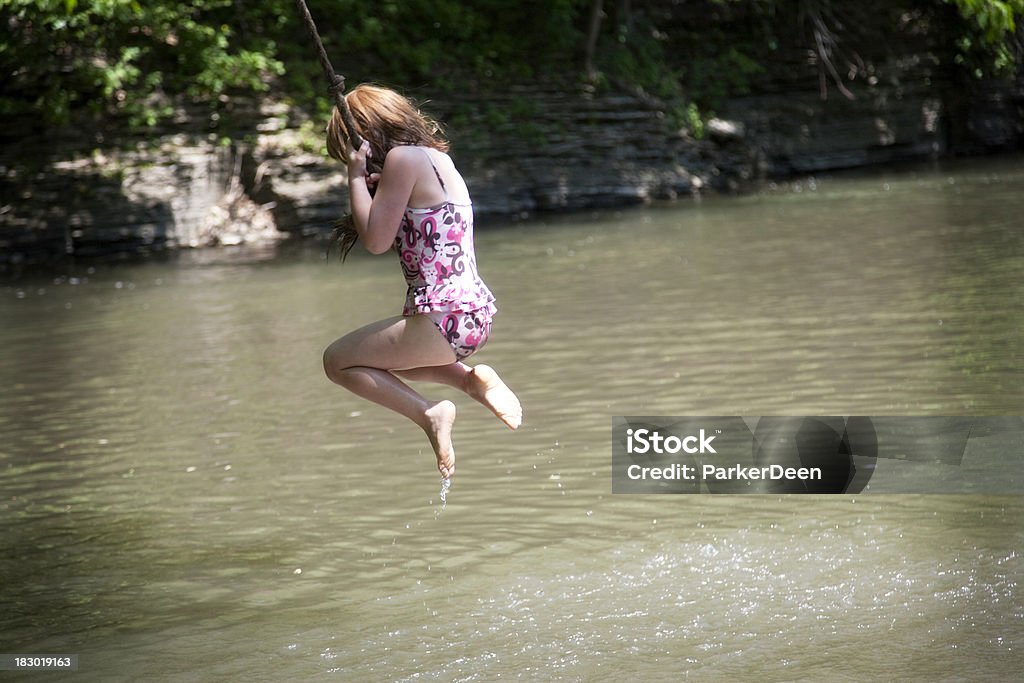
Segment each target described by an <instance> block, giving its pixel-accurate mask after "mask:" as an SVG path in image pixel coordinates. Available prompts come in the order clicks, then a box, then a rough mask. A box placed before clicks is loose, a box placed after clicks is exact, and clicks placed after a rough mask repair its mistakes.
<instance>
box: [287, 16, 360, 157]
mask: <svg viewBox="0 0 1024 683" xmlns="http://www.w3.org/2000/svg"><path fill="white" fill-rule="evenodd" d="M295 5H296V7H298V8H299V13H300V14H301V15H302V19H303V21H304V22H305V24H306V31H308V32H309V37H310V38H312V40H313V46H314V47H316V51H317V57H318V58H319V59H320V66H321V67H322V68H323V70H324V75H325V76H327V83H328V84H329V85H328V87H327V89H328V91H329V92H330V93H331V94H332V95H334V105H335V106H336V107H337V108H338V112H339V113H340V114H341V120H342V121H343V122H344V123H345V131H346V132H347V133H348V139H349V140H351V141H352V145H353V146H354V147H355V148H356V149H359V148H360V147H362V145H363V138H361V137H360V136H359V133H357V132H356V122H355V121H353V120H352V112H350V111H349V109H348V102H346V101H345V77H344V76H342V75H341V74H338V73H335V71H334V67H333V66H331V60H330V59H329V58H328V57H327V51H326V50H324V43H323V41H322V40H320V34H319V33H317V30H316V24H315V23H314V22H313V15H311V14H310V13H309V8H308V7H306V0H295Z"/></svg>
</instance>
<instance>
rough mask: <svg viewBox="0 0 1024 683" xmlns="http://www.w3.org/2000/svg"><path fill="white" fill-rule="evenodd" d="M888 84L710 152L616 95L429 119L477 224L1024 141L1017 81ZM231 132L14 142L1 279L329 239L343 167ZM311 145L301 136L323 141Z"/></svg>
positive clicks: (250, 127) (744, 134) (641, 100)
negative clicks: (965, 96)
mask: <svg viewBox="0 0 1024 683" xmlns="http://www.w3.org/2000/svg"><path fill="white" fill-rule="evenodd" d="M878 73H879V74H884V76H879V77H877V78H875V79H874V82H873V83H870V84H865V85H864V86H863V87H861V88H859V89H858V90H857V91H856V93H857V97H856V99H852V100H850V99H846V98H844V97H842V96H840V95H839V94H838V93H833V94H832V96H831V97H830V98H829V99H826V100H823V99H822V98H821V97H820V93H819V92H818V91H817V90H813V91H803V90H796V91H792V90H791V91H784V92H766V93H764V92H763V93H761V94H753V95H749V96H746V97H742V98H736V99H733V100H731V101H729V102H728V103H727V104H726V106H724V107H723V108H722V110H721V111H720V112H719V117H718V118H715V119H712V120H711V121H709V122H708V123H707V126H706V136H705V138H704V139H702V140H695V139H694V138H693V137H691V136H690V134H689V133H688V132H687V131H686V130H684V129H682V128H681V126H680V125H679V124H678V123H674V122H673V120H672V116H671V115H669V114H666V113H664V112H663V111H660V110H659V109H658V108H657V107H656V106H654V105H652V103H651V101H650V100H649V98H645V97H644V96H643V95H642V93H641V94H637V93H634V94H623V91H622V90H621V89H620V90H618V91H617V90H615V89H609V90H608V91H605V92H599V93H597V92H593V90H592V89H589V90H588V89H587V88H581V87H580V86H578V85H577V84H565V83H547V84H534V85H531V86H530V87H528V88H526V87H513V88H509V89H505V90H501V91H499V92H497V93H495V94H492V95H488V96H482V95H481V96H477V97H475V98H473V101H471V102H465V101H462V102H458V103H447V104H446V103H445V101H444V99H443V98H440V97H439V98H438V100H437V101H436V102H433V103H431V104H430V105H428V107H427V108H428V109H430V111H431V112H432V113H434V114H436V115H437V116H438V118H440V119H441V120H444V121H447V122H448V124H449V127H450V129H451V130H452V132H453V156H454V157H455V159H456V162H457V164H458V165H459V167H460V168H461V170H462V171H463V172H464V174H465V175H466V178H467V182H468V183H469V185H470V190H471V192H472V194H473V197H474V201H475V205H476V209H477V212H478V214H480V215H484V216H487V215H505V216H518V215H523V214H529V213H533V212H537V211H551V210H558V211H561V210H575V209H584V208H591V207H610V206H621V205H624V204H631V203H641V202H646V201H650V200H652V199H667V198H675V197H678V196H685V195H688V194H692V193H698V192H702V191H706V190H709V189H710V190H719V191H730V190H735V189H738V188H740V187H742V186H743V185H744V184H746V183H748V182H750V181H753V180H758V179H764V178H779V177H786V176H791V175H794V174H808V173H816V172H821V171H827V170H830V169H838V168H850V167H855V166H863V165H868V164H877V163H884V162H892V161H901V160H911V159H921V158H927V157H930V156H937V155H942V154H947V153H954V152H962V151H971V152H979V151H985V150H993V149H1000V150H1001V149H1010V148H1019V147H1020V146H1021V144H1022V141H1024V79H1021V80H1018V81H1017V82H1016V83H1012V84H1007V83H986V84H984V85H983V87H981V88H979V89H978V94H977V95H976V97H975V98H974V99H973V100H971V101H969V102H967V103H966V106H963V103H961V104H960V105H959V106H956V107H950V106H948V104H947V97H946V96H945V95H944V94H943V89H942V88H941V87H939V86H938V85H935V79H934V76H935V75H934V74H932V73H931V72H930V70H929V68H928V65H927V64H924V65H922V64H921V63H920V62H919V61H918V62H914V61H913V60H909V61H908V60H902V61H900V62H898V63H894V64H892V65H889V67H888V68H887V69H881V70H879V72H878ZM243 104H244V103H243ZM232 120H233V123H232V124H231V125H232V126H234V128H233V130H228V131H226V130H225V127H224V126H223V125H222V126H221V127H218V128H217V129H216V134H210V133H209V132H204V131H203V130H202V126H203V125H208V124H206V123H205V122H206V119H205V118H204V117H201V116H197V115H192V116H183V117H181V119H180V122H181V126H179V128H178V129H171V130H167V131H165V132H164V133H163V134H157V135H156V136H154V137H153V138H150V139H148V140H144V141H138V140H137V141H135V143H134V144H133V143H131V142H127V143H126V142H124V141H121V142H119V143H118V146H116V147H113V146H111V147H110V148H109V149H108V148H103V147H101V148H99V149H94V147H95V146H96V144H95V142H94V140H91V139H88V138H87V136H84V135H78V136H76V135H74V134H70V133H67V134H65V136H64V137H63V138H60V139H48V140H40V139H37V138H32V137H23V138H21V139H19V140H18V142H17V144H9V145H8V144H5V146H4V148H3V151H2V152H0V167H2V171H3V181H2V186H0V266H4V265H5V264H6V265H8V266H9V265H10V264H16V263H19V262H22V261H26V260H29V261H38V260H47V259H52V258H58V257H61V256H63V255H67V254H98V253H112V252H119V251H128V252H134V251H139V250H159V249H165V248H174V247H202V246H211V245H226V244H243V243H251V242H265V241H268V240H274V239H279V238H280V237H282V236H285V235H289V234H297V235H310V234H323V233H325V232H326V231H327V230H328V229H329V227H330V224H331V222H332V221H333V220H334V219H336V218H338V217H340V216H341V214H342V213H344V211H345V209H346V205H345V202H346V199H345V195H346V193H345V191H344V184H345V173H344V167H343V165H342V164H339V163H338V162H336V161H333V160H331V159H329V158H328V157H327V156H326V154H324V153H322V151H320V152H319V153H318V152H317V151H316V150H315V145H312V146H311V145H310V143H309V142H308V141H307V142H306V143H303V139H304V137H303V134H302V133H300V125H299V124H301V123H302V122H301V119H300V117H299V116H298V115H297V114H296V113H295V112H293V111H290V110H289V109H287V108H286V107H284V106H283V105H280V104H274V103H270V102H263V103H259V104H258V105H251V106H250V108H249V109H248V110H240V111H236V112H235V115H234V117H233V119H232ZM954 129H955V130H957V131H965V132H966V133H965V134H962V135H959V136H957V135H953V133H952V131H953V130H954ZM305 130H306V133H305V139H308V138H309V132H308V131H310V130H317V131H318V130H322V127H318V126H315V125H310V124H308V123H307V124H306V128H305ZM303 149H306V150H307V151H303ZM40 150H42V151H40Z"/></svg>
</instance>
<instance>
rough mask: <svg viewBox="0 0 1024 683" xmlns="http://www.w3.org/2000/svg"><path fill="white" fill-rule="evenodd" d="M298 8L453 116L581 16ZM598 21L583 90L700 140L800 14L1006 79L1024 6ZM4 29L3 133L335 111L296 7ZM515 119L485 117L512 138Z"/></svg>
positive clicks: (770, 59) (658, 15)
mask: <svg viewBox="0 0 1024 683" xmlns="http://www.w3.org/2000/svg"><path fill="white" fill-rule="evenodd" d="M307 1H308V3H309V7H310V10H311V11H312V13H313V16H314V18H315V19H316V21H317V25H318V27H319V29H320V33H321V35H322V37H323V40H324V43H325V46H326V48H327V50H328V53H329V54H330V55H331V58H332V61H333V62H334V65H335V67H336V68H337V70H338V71H339V72H341V73H343V74H344V75H346V76H347V77H348V78H349V79H350V81H351V82H359V81H368V80H374V81H380V82H385V83H392V84H396V85H400V86H402V87H404V88H406V89H410V90H412V91H413V92H415V91H416V89H417V88H419V87H421V86H429V87H430V88H431V89H432V90H433V91H435V92H436V91H437V90H444V89H447V90H449V91H450V92H451V93H452V95H453V97H452V99H453V100H457V99H458V98H457V95H458V93H459V92H460V91H461V90H464V89H473V90H477V91H479V90H481V89H487V88H494V89H500V88H502V87H504V86H505V85H507V84H508V83H510V82H517V81H518V82H524V81H526V82H529V81H531V80H533V79H537V78H543V77H545V76H547V75H548V74H549V73H554V74H557V75H561V76H575V75H581V74H582V70H583V63H582V62H583V57H582V46H583V43H584V38H585V36H584V33H585V31H586V28H587V24H588V19H589V16H590V10H591V8H592V7H593V1H594V0H520V1H519V2H509V1H508V0H376V1H375V2H367V1H366V0H307ZM604 9H605V13H606V15H607V16H606V20H605V21H604V23H603V25H602V29H601V34H600V36H599V38H600V39H599V41H598V45H597V50H596V54H595V55H594V63H595V65H596V66H597V67H598V69H599V72H598V73H597V74H595V77H596V82H597V83H598V84H602V83H604V84H611V85H613V86H614V87H620V86H621V85H623V84H626V85H628V86H629V87H631V88H632V89H634V90H636V91H642V92H644V93H647V94H648V95H650V96H652V97H654V98H656V99H658V100H660V101H661V102H662V103H663V104H664V106H665V110H666V112H668V113H669V114H670V115H671V116H672V117H673V118H674V119H677V120H678V121H679V122H680V123H681V125H687V126H689V127H690V128H691V129H692V130H693V131H694V132H695V133H697V134H699V131H700V126H701V123H700V122H701V120H702V115H701V112H707V111H709V110H710V109H711V108H713V107H714V106H715V105H716V103H717V102H719V101H721V100H722V99H723V98H725V97H728V96H731V95H735V94H737V93H742V92H744V91H746V90H747V89H749V88H750V87H751V84H752V83H754V82H755V81H756V80H757V79H758V78H759V77H760V75H761V74H762V72H763V71H764V70H765V69H766V68H775V63H776V61H779V59H778V58H779V56H780V54H781V48H780V47H779V46H780V44H785V45H786V46H787V47H788V48H789V49H790V50H791V52H790V53H789V54H790V55H792V54H793V52H792V50H793V49H796V50H797V51H798V57H797V58H796V59H795V60H794V59H792V57H791V58H790V62H789V66H788V67H784V68H792V65H793V64H794V63H797V64H799V63H800V61H801V60H802V59H805V57H804V55H806V52H807V51H808V50H809V49H813V47H814V46H813V44H812V42H813V41H812V40H811V38H809V37H808V36H807V35H801V34H800V31H801V29H800V17H801V16H807V15H808V13H817V14H816V16H824V17H826V18H829V17H835V16H839V15H844V14H845V15H849V14H851V13H854V12H856V13H857V17H858V18H864V17H868V18H869V20H868V21H848V22H845V23H844V22H838V21H837V22H835V23H833V24H830V26H829V28H830V30H831V31H832V33H833V34H834V37H835V38H836V39H837V40H838V41H846V40H847V38H849V37H854V36H857V37H858V38H859V39H861V40H866V41H874V44H879V43H881V44H884V43H885V41H890V40H891V41H897V40H899V37H900V34H899V30H900V29H899V28H898V27H897V24H898V23H899V22H900V21H901V19H899V17H902V16H919V15H922V14H924V15H928V16H936V15H939V14H941V13H943V12H944V13H945V15H944V16H945V19H944V21H946V22H947V23H945V24H944V23H942V22H933V23H930V24H929V23H927V22H919V23H918V26H919V27H925V29H924V30H927V31H935V32H942V36H941V37H942V39H943V40H945V41H946V44H949V45H953V44H954V43H955V45H956V56H955V59H956V63H957V64H958V65H960V67H961V68H962V69H963V70H965V71H966V72H967V73H971V74H973V75H978V76H981V75H992V74H1006V73H1009V72H1012V71H1013V70H1014V69H1015V68H1016V67H1017V61H1016V60H1017V58H1018V56H1019V50H1018V45H1017V36H1019V34H1020V31H1019V30H1018V21H1019V18H1020V16H1021V14H1022V13H1024V0H902V1H901V2H899V3H881V2H879V3H842V2H840V0H694V1H693V2H689V1H688V2H685V3H676V2H673V3H667V2H665V1H664V0H630V2H623V1H613V0H605V2H604ZM0 22H2V25H3V26H4V28H5V30H4V32H3V34H2V35H0V114H3V115H4V116H19V115H20V116H28V117H31V118H32V119H33V120H38V121H40V122H42V123H46V124H63V123H67V122H69V121H70V120H72V119H73V118H74V117H75V116H77V115H80V114H81V113H83V112H85V113H88V112H91V113H93V114H94V115H96V116H103V117H108V118H109V117H110V116H111V115H112V114H113V115H115V119H114V120H115V121H118V122H120V121H125V122H127V123H128V124H130V125H133V126H151V125H153V124H155V123H157V122H159V121H160V120H161V119H163V118H165V117H167V116H168V115H170V114H171V113H172V111H173V108H174V106H175V105H176V104H178V103H180V102H182V101H183V100H185V101H188V100H190V101H194V102H206V103H210V105H211V106H216V105H217V104H218V102H220V101H222V100H223V99H224V98H225V96H226V95H231V94H233V93H235V92H245V93H252V92H266V91H268V90H270V89H272V90H273V92H274V93H275V94H276V95H278V96H283V97H286V98H288V99H289V100H290V101H291V102H292V103H294V104H297V105H298V108H299V109H301V110H304V111H309V112H316V113H317V114H320V115H322V114H325V113H326V112H327V110H328V108H329V106H330V100H329V98H327V97H326V92H325V91H326V88H325V85H326V84H325V83H324V79H323V75H322V73H321V72H320V66H319V64H318V63H317V60H316V56H315V52H314V49H313V47H312V45H311V42H310V40H309V38H308V36H307V35H306V33H305V30H304V28H303V27H302V25H301V23H300V21H299V16H298V12H297V10H296V7H295V4H294V1H293V0H261V1H260V2H244V1H242V0H189V1H186V2H178V1H176V0H175V1H172V0H147V1H143V0H0ZM794 46H796V47H795V48H794ZM286 67H287V68H286ZM812 77H813V75H812ZM528 105H529V102H526V103H525V104H524V103H518V104H516V106H515V107H513V110H512V111H508V112H502V113H490V114H489V116H491V117H499V118H500V117H504V118H507V119H509V121H511V122H512V123H514V124H515V125H518V126H523V125H525V124H527V123H529V119H530V117H531V112H530V110H529V106H528ZM454 114H455V115H458V112H457V110H456V111H455V112H454ZM118 116H119V118H117V117H118ZM320 118H322V116H321V117H320Z"/></svg>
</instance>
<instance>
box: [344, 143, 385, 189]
mask: <svg viewBox="0 0 1024 683" xmlns="http://www.w3.org/2000/svg"><path fill="white" fill-rule="evenodd" d="M371 156H373V153H372V152H371V151H370V143H369V142H367V141H366V140H363V144H362V146H360V147H359V149H358V150H354V149H351V148H350V149H349V154H348V179H349V181H350V182H351V181H352V180H353V179H355V178H366V179H367V184H369V178H367V175H368V174H367V172H366V160H367V158H369V157H371ZM374 175H377V179H378V180H379V179H380V176H379V175H378V174H374Z"/></svg>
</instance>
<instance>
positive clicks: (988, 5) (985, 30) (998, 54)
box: [944, 0, 1024, 78]
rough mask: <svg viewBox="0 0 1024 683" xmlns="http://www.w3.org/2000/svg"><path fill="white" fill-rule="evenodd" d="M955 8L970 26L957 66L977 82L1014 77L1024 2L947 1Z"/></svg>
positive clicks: (961, 43) (962, 39)
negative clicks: (991, 78) (1017, 35)
mask: <svg viewBox="0 0 1024 683" xmlns="http://www.w3.org/2000/svg"><path fill="white" fill-rule="evenodd" d="M944 1H945V2H946V3H947V4H952V5H955V6H956V8H957V9H958V10H959V11H960V16H961V17H963V18H964V19H965V20H966V22H967V24H966V26H965V31H964V34H963V35H962V36H960V37H959V38H958V39H957V42H956V45H957V49H958V54H957V55H956V62H957V64H960V65H962V66H964V67H966V68H968V69H970V70H971V73H972V75H973V76H975V77H976V78H983V77H985V76H990V75H995V76H1000V75H1007V74H1011V73H1013V71H1014V69H1015V68H1016V66H1017V60H1018V59H1019V58H1020V54H1019V53H1020V45H1019V43H1018V41H1017V39H1016V34H1017V19H1018V18H1019V17H1020V16H1021V15H1022V14H1024V0H944Z"/></svg>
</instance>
